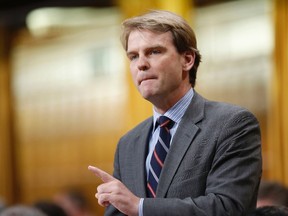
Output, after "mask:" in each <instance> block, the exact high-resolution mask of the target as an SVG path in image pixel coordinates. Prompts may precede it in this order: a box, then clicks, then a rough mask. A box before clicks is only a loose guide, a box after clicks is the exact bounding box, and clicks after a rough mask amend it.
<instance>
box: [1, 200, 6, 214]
mask: <svg viewBox="0 0 288 216" xmlns="http://www.w3.org/2000/svg"><path fill="white" fill-rule="evenodd" d="M5 206H6V204H5V202H4V199H2V198H1V197H0V212H1V211H2V210H3V209H4V208H5Z"/></svg>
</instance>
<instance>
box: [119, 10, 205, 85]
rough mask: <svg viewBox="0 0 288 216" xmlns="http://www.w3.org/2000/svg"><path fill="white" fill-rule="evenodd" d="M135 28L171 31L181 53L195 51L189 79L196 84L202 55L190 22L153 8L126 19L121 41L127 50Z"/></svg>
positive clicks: (123, 24)
mask: <svg viewBox="0 0 288 216" xmlns="http://www.w3.org/2000/svg"><path fill="white" fill-rule="evenodd" d="M135 29H140V30H141V29H142V30H143V29H146V30H149V31H152V32H163V33H164V32H169V31H170V32H171V33H172V37H173V42H174V45H175V47H176V49H177V51H178V52H179V53H184V52H186V51H193V52H194V53H195V61H194V65H193V67H192V68H191V70H190V71H189V81H190V83H191V85H192V87H194V86H195V82H196V74H197V69H198V66H199V64H200V62H201V55H200V53H199V51H198V49H197V40H196V36H195V33H194V31H193V30H192V28H191V27H190V26H189V24H188V23H187V22H186V21H185V20H184V19H183V18H182V17H180V16H179V15H177V14H175V13H172V12H170V11H165V10H151V11H149V12H147V13H145V14H143V15H140V16H136V17H132V18H129V19H126V20H124V22H123V23H122V34H121V43H122V45H123V47H124V49H125V50H127V48H128V47H127V46H128V44H127V43H128V38H129V35H130V33H131V32H132V31H133V30H135Z"/></svg>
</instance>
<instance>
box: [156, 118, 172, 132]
mask: <svg viewBox="0 0 288 216" xmlns="http://www.w3.org/2000/svg"><path fill="white" fill-rule="evenodd" d="M158 123H159V125H160V127H161V128H162V127H167V128H168V129H171V128H172V127H173V125H174V121H173V120H171V119H170V118H168V117H166V116H160V117H159V118H158Z"/></svg>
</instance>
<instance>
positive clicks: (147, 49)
mask: <svg viewBox="0 0 288 216" xmlns="http://www.w3.org/2000/svg"><path fill="white" fill-rule="evenodd" d="M153 49H161V50H165V49H166V47H164V46H163V45H160V44H157V45H153V46H150V47H147V48H145V49H144V51H145V52H146V51H149V50H153ZM134 53H137V52H135V51H133V50H132V51H128V52H126V55H127V56H128V55H131V54H134Z"/></svg>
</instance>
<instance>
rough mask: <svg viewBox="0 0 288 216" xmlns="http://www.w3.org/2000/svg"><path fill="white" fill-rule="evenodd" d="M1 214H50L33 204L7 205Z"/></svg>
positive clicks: (24, 215)
mask: <svg viewBox="0 0 288 216" xmlns="http://www.w3.org/2000/svg"><path fill="white" fill-rule="evenodd" d="M0 216H48V215H46V214H45V213H43V212H41V211H40V210H38V209H36V208H35V207H32V206H25V205H20V204H19V205H13V206H8V207H6V208H5V209H4V210H3V211H2V212H0Z"/></svg>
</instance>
